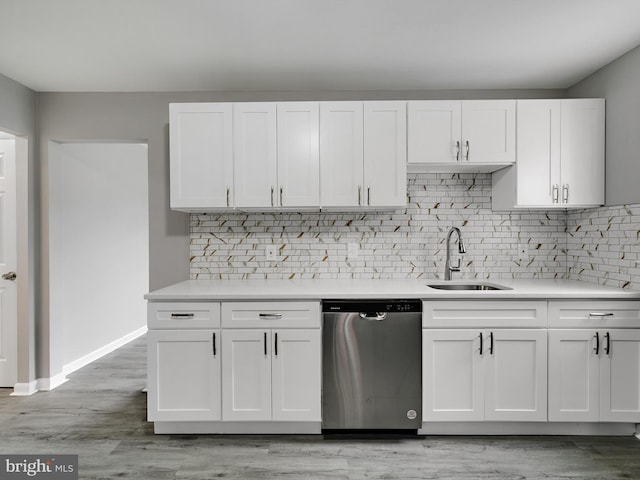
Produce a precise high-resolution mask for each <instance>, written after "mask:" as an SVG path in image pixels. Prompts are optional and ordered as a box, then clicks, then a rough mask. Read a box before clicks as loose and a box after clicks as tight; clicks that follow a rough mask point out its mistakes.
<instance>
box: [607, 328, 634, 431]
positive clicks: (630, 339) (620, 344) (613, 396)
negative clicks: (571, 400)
mask: <svg viewBox="0 0 640 480" xmlns="http://www.w3.org/2000/svg"><path fill="white" fill-rule="evenodd" d="M599 333H600V338H601V339H602V348H601V352H600V421H602V422H632V423H640V330H631V329H622V328H620V329H611V330H607V331H600V332H599Z"/></svg>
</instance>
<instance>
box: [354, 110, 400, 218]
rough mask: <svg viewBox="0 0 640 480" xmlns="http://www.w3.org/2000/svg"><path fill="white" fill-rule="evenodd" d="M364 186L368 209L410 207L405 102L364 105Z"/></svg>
mask: <svg viewBox="0 0 640 480" xmlns="http://www.w3.org/2000/svg"><path fill="white" fill-rule="evenodd" d="M364 186H365V189H364V192H365V196H366V199H365V200H363V203H365V204H366V205H367V206H371V207H405V206H406V204H407V112H406V103H405V102H365V104H364Z"/></svg>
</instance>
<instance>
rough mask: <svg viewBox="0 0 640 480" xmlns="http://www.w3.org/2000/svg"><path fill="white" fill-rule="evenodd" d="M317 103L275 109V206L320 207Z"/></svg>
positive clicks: (285, 105) (283, 106)
mask: <svg viewBox="0 0 640 480" xmlns="http://www.w3.org/2000/svg"><path fill="white" fill-rule="evenodd" d="M319 108H320V107H319V104H318V103H306V102H290V103H278V105H277V130H278V205H279V206H280V207H283V208H287V207H316V208H317V207H318V206H319V205H320V144H319V141H320V140H319V134H320V113H319Z"/></svg>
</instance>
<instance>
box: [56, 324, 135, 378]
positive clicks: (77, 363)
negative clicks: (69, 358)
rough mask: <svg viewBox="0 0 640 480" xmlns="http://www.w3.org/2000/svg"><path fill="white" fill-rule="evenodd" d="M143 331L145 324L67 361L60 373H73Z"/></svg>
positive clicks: (133, 338)
mask: <svg viewBox="0 0 640 480" xmlns="http://www.w3.org/2000/svg"><path fill="white" fill-rule="evenodd" d="M145 333H147V326H146V325H145V326H144V327H140V328H139V329H137V330H134V331H133V332H131V333H128V334H126V335H125V336H123V337H121V338H118V339H117V340H114V341H113V342H111V343H108V344H107V345H105V346H103V347H100V348H98V349H97V350H94V351H93V352H91V353H88V354H86V355H84V356H82V357H80V358H78V359H77V360H74V361H73V362H69V363H67V364H66V365H64V366H63V367H62V373H64V374H65V375H69V374H70V373H73V372H75V371H76V370H79V369H81V368H82V367H84V366H86V365H89V364H90V363H91V362H95V361H96V360H98V359H99V358H101V357H104V356H105V355H107V354H109V353H111V352H113V351H114V350H117V349H118V348H120V347H122V346H123V345H126V344H127V343H129V342H131V341H133V340H135V339H136V338H138V337H140V336H142V335H144V334H145Z"/></svg>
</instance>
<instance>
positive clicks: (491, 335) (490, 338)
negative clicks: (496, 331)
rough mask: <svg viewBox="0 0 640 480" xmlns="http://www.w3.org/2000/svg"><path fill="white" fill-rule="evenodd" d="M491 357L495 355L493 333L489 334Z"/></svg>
mask: <svg viewBox="0 0 640 480" xmlns="http://www.w3.org/2000/svg"><path fill="white" fill-rule="evenodd" d="M489 355H493V332H491V333H489Z"/></svg>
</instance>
